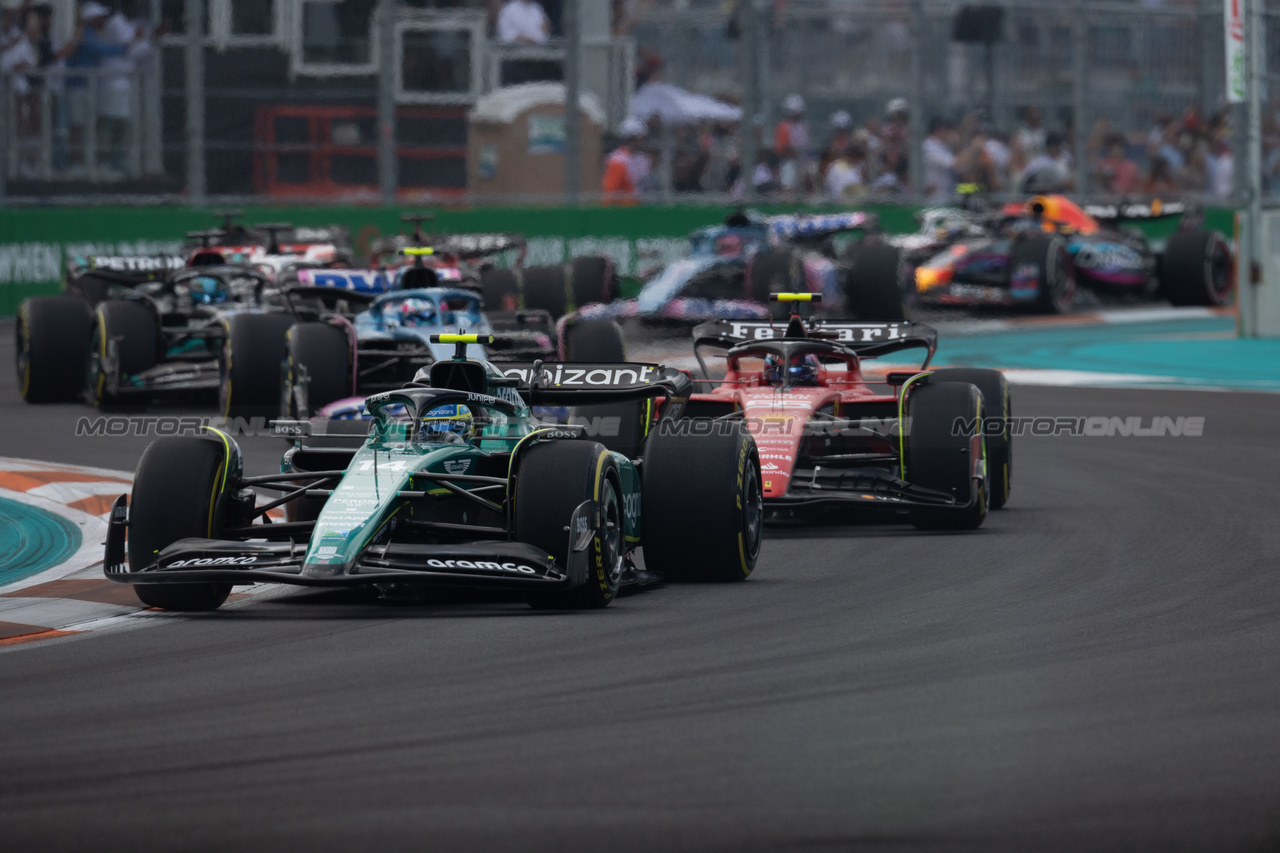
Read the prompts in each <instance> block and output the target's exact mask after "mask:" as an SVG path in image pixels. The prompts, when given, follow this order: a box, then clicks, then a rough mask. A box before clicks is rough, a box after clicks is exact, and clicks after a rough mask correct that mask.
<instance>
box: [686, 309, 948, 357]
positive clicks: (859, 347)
mask: <svg viewBox="0 0 1280 853" xmlns="http://www.w3.org/2000/svg"><path fill="white" fill-rule="evenodd" d="M788 331H789V327H788V326H784V325H781V324H777V323H770V322H768V321H764V320H712V321H711V322H709V323H703V324H701V325H699V326H696V327H694V330H693V346H694V350H695V352H696V351H697V350H698V348H699V347H703V346H712V347H719V348H722V349H731V348H733V347H736V346H739V345H741V344H748V343H758V342H761V341H772V340H783V339H784V338H787V332H788ZM804 338H806V339H809V340H820V341H830V342H831V343H833V344H837V345H839V346H841V347H844V348H845V349H849V350H852V351H853V352H854V353H855V354H856V355H857V356H858V357H859V358H875V357H876V356H880V355H886V354H888V353H891V352H898V351H900V350H906V349H916V348H920V349H927V350H928V351H929V355H928V357H927V358H926V359H925V362H924V363H925V365H926V366H927V365H928V364H929V362H930V361H931V360H932V359H933V356H934V353H936V352H937V350H938V332H937V330H936V329H934V328H933V327H932V326H926V325H925V324H923V323H910V322H907V321H901V322H886V323H860V322H854V321H851V320H826V319H819V318H814V319H811V320H809V321H808V323H807V324H806V325H805V326H804Z"/></svg>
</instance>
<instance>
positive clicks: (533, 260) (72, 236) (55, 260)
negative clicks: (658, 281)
mask: <svg viewBox="0 0 1280 853" xmlns="http://www.w3.org/2000/svg"><path fill="white" fill-rule="evenodd" d="M760 209H761V210H762V211H763V212H766V213H769V212H792V211H808V210H815V209H814V208H805V207H800V206H762V207H761V208H760ZM867 209H869V210H874V211H875V212H877V213H879V215H880V220H881V224H882V225H883V226H884V227H885V229H886V230H888V231H890V232H894V233H902V232H906V231H911V230H913V229H914V228H915V214H916V212H917V211H918V210H919V208H918V207H914V206H888V205H884V206H875V207H869V208H867ZM417 212H419V211H418V210H407V209H404V210H401V209H395V208H375V207H255V208H252V209H248V210H246V211H245V214H244V216H243V218H242V221H244V222H245V223H247V224H254V223H262V222H291V223H293V224H295V225H312V226H317V225H345V226H346V227H347V228H349V229H350V231H351V235H352V240H353V242H354V243H355V248H356V252H357V257H359V256H361V255H363V252H364V249H365V248H366V247H367V246H368V244H369V242H370V241H371V240H372V239H373V238H375V237H378V236H380V235H384V234H395V233H398V232H401V231H403V230H404V228H405V225H404V223H403V222H402V221H401V218H400V217H401V215H402V214H404V213H417ZM729 212H731V208H730V207H728V206H724V205H701V206H636V207H603V208H600V207H596V208H589V207H584V208H558V207H548V208H536V207H495V208H475V209H468V210H450V209H441V210H436V211H432V213H433V214H434V215H435V221H434V222H432V223H430V224H429V226H427V227H428V229H429V230H432V231H439V232H444V233H468V232H495V231H510V232H515V233H519V234H523V235H525V236H526V237H527V238H528V243H529V251H528V255H527V257H526V259H525V263H527V264H544V263H560V262H562V261H564V260H566V259H568V258H570V257H575V256H578V255H586V254H605V255H608V256H609V257H611V258H613V260H614V263H615V264H616V265H617V268H618V270H619V272H620V273H621V274H622V275H624V276H627V275H633V274H635V273H636V271H637V270H638V269H639V268H641V267H644V266H653V265H655V264H658V263H662V262H665V261H669V260H672V259H674V258H676V257H679V256H680V255H681V254H683V253H684V250H685V246H686V243H685V240H684V238H685V237H686V236H687V235H688V234H689V232H691V231H693V230H695V229H697V228H702V227H704V226H707V225H714V224H716V223H718V222H721V221H723V219H724V217H725V216H726V215H727V214H728V213H729ZM1232 216H1233V212H1232V211H1231V210H1226V209H1213V210H1210V211H1209V213H1208V217H1207V221H1208V225H1209V227H1212V228H1217V229H1219V230H1221V231H1223V232H1224V233H1226V234H1228V235H1229V236H1230V235H1231V233H1232ZM219 221H220V217H218V216H216V215H215V214H214V213H213V212H211V211H206V210H196V209H192V208H186V207H102V208H64V207H49V208H13V209H8V210H0V316H12V315H13V314H14V313H15V312H16V310H17V307H18V304H19V303H20V302H21V301H22V300H23V299H24V298H25V297H27V296H33V295H37V294H47V293H57V292H58V291H59V290H60V289H61V280H62V275H63V270H64V269H65V259H66V257H67V256H68V255H86V254H102V255H121V254H160V253H166V252H173V253H176V252H178V251H179V250H180V249H181V248H182V245H183V241H184V238H185V235H186V233H187V232H188V231H196V230H201V229H206V228H209V227H211V226H214V225H216V224H217V223H218V222H219ZM1173 227H1174V221H1173V220H1168V221H1163V222H1160V223H1153V224H1152V225H1151V226H1150V229H1149V230H1150V233H1151V234H1152V236H1157V235H1160V234H1162V233H1167V232H1168V230H1170V229H1171V228H1173Z"/></svg>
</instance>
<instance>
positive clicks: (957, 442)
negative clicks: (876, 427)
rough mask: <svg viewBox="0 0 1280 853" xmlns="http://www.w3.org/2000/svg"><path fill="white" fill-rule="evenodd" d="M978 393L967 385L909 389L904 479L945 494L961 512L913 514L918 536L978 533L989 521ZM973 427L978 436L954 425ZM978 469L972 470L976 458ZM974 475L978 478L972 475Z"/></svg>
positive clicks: (941, 384) (941, 510) (921, 511)
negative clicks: (933, 532)
mask: <svg viewBox="0 0 1280 853" xmlns="http://www.w3.org/2000/svg"><path fill="white" fill-rule="evenodd" d="M982 412H983V409H982V392H981V391H979V390H978V389H977V388H976V387H975V386H973V385H971V384H969V383H961V382H938V383H936V384H935V383H933V382H932V381H931V382H929V384H927V385H925V386H924V387H921V388H913V389H912V390H911V392H910V395H909V396H908V397H907V414H908V415H909V416H910V418H911V425H910V432H909V433H908V436H907V453H906V459H905V460H904V468H905V470H904V471H903V479H905V480H906V481H907V482H909V483H911V484H913V485H916V486H924V487H925V488H927V489H934V490H937V491H940V492H946V493H947V494H949V495H950V496H951V497H952V498H953V499H954V500H955V503H956V505H957V506H959V507H963V508H962V509H951V508H939V509H914V510H912V511H911V523H912V525H914V526H915V527H916V528H918V529H920V530H976V529H977V528H979V527H981V526H982V522H983V521H984V520H985V519H986V517H987V485H986V484H987V477H986V476H979V475H981V472H982V468H983V464H984V463H985V462H986V451H985V448H986V443H985V442H984V441H983V440H982V434H981V429H982ZM960 423H973V424H974V427H973V429H974V430H976V431H977V432H976V436H975V435H974V434H972V433H971V432H970V431H969V430H964V429H958V428H957V424H960ZM975 452H976V453H977V454H978V456H979V460H978V461H979V463H983V464H978V465H975V464H974V459H973V456H974V453H975ZM975 471H976V472H978V475H975Z"/></svg>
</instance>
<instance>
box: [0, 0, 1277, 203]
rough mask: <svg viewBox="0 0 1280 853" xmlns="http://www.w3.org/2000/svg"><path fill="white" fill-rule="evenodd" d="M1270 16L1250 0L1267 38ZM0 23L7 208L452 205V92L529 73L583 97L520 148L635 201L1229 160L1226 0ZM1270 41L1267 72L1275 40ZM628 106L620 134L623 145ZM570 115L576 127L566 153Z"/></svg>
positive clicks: (207, 14)
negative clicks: (610, 175)
mask: <svg viewBox="0 0 1280 853" xmlns="http://www.w3.org/2000/svg"><path fill="white" fill-rule="evenodd" d="M1278 17H1280V0H1267V2H1266V4H1265V14H1264V20H1265V22H1266V25H1267V26H1266V30H1267V32H1268V35H1270V33H1271V31H1272V29H1273V27H1274V25H1275V22H1276V21H1277V19H1278ZM1277 35H1278V36H1280V33H1277ZM567 37H568V39H570V40H571V41H572V43H577V44H579V45H580V47H579V51H578V53H577V54H576V58H577V62H576V63H570V64H571V65H573V66H574V67H573V68H567V67H566V59H567V58H568V55H569V52H568V51H567V49H566V46H567V44H568V43H570V41H567ZM0 40H2V41H0V48H2V55H0V75H2V78H3V79H2V80H0V92H2V93H3V100H2V102H0V107H2V108H0V179H2V180H0V193H2V194H3V198H4V199H5V200H6V202H7V203H11V204H12V203H29V202H32V201H38V200H44V201H48V200H55V201H56V200H64V201H67V202H72V201H75V202H85V201H102V202H104V203H105V202H119V201H122V200H124V201H129V200H187V201H192V202H203V201H206V200H221V199H244V200H263V201H270V200H290V201H339V200H355V201H368V202H373V201H378V200H384V201H386V200H396V201H401V202H406V203H408V202H422V201H430V202H432V203H447V202H451V201H456V202H459V203H461V202H465V201H467V200H468V199H469V198H470V197H472V196H474V195H476V194H477V193H476V190H477V187H476V186H475V184H476V182H477V181H478V180H483V179H484V176H485V175H486V174H491V173H492V168H491V167H492V166H493V164H492V163H490V162H487V158H489V157H490V153H489V151H490V147H486V146H477V145H475V144H471V143H472V141H473V140H469V126H470V125H469V115H470V114H471V112H472V111H473V110H474V109H476V107H477V105H478V104H481V103H482V101H483V99H485V98H486V97H491V96H492V95H493V93H494V92H495V91H496V90H500V89H504V88H506V87H509V86H513V85H528V84H532V85H541V86H544V87H545V84H546V83H548V82H567V83H568V84H569V88H570V89H577V90H580V92H581V95H582V100H581V101H580V103H581V104H583V107H582V109H583V112H582V113H581V115H582V116H583V117H584V118H583V119H582V120H581V121H575V122H572V123H567V122H566V121H565V117H564V116H563V115H561V116H560V117H559V118H556V117H555V116H554V115H548V114H542V113H539V114H538V115H536V116H525V114H524V113H519V114H520V115H521V116H522V118H521V121H525V122H527V123H528V126H527V127H526V128H522V129H521V130H520V133H521V134H522V135H521V136H520V139H521V140H523V144H525V145H526V146H527V149H528V150H527V153H530V154H537V153H548V154H552V155H555V156H556V157H558V158H560V159H557V160H555V161H550V160H548V161H546V162H547V164H548V165H546V166H544V167H539V166H536V165H534V166H532V168H545V169H548V170H558V172H557V178H556V180H555V181H552V184H553V185H554V186H556V187H557V188H559V187H561V186H563V184H564V178H563V175H564V174H565V172H566V169H565V166H564V158H571V159H574V160H576V161H578V166H579V171H580V172H581V174H584V175H594V176H600V180H593V181H592V182H589V183H587V182H584V183H581V185H580V186H579V187H577V188H576V189H578V190H580V193H578V194H577V195H576V197H577V198H579V199H580V200H582V201H583V202H592V201H595V200H598V199H599V198H600V194H601V192H602V190H603V183H602V182H601V181H602V180H603V176H604V175H605V173H606V171H607V169H606V166H607V162H606V161H607V159H608V157H609V156H610V151H612V150H614V149H615V148H617V147H618V146H621V145H623V144H624V143H626V156H627V158H629V159H628V160H627V164H628V167H629V169H630V171H629V172H628V174H627V178H628V180H629V181H630V182H631V184H632V189H631V192H632V193H633V196H634V197H633V198H632V199H630V200H631V201H634V202H636V203H644V202H646V201H672V200H679V199H682V198H690V199H692V198H695V197H706V198H718V199H730V198H752V199H754V198H771V199H778V200H787V201H802V200H803V201H813V200H820V199H826V200H828V201H832V202H837V203H846V202H856V201H858V200H861V199H866V198H879V199H898V198H901V199H904V200H905V199H919V198H930V197H933V198H941V197H946V196H949V195H951V194H952V193H954V192H955V190H956V188H957V186H960V187H966V186H972V187H981V188H985V189H988V190H993V191H998V192H1017V191H1019V190H1022V189H1025V188H1034V187H1037V186H1062V187H1065V188H1072V189H1076V190H1080V191H1087V192H1089V193H1090V194H1094V195H1118V196H1123V195H1135V194H1156V195H1161V194H1179V195H1187V196H1198V197H1204V198H1205V199H1224V200H1225V199H1232V198H1236V197H1237V196H1238V195H1239V183H1240V182H1239V176H1240V174H1241V173H1242V171H1243V169H1242V168H1241V167H1240V166H1239V162H1240V158H1241V156H1242V153H1243V151H1242V149H1243V144H1242V142H1243V115H1242V113H1241V112H1240V108H1239V107H1233V106H1230V105H1228V104H1227V103H1226V99H1225V96H1224V88H1225V72H1224V66H1225V57H1224V49H1223V7H1222V3H1221V0H1057V2H1047V0H1045V1H1044V2H1042V0H1011V2H1000V3H984V4H971V3H960V2H946V0H612V1H611V2H610V0H579V2H577V3H576V4H574V3H573V0H542V2H538V0H394V2H393V0H101V2H91V3H81V2H75V0H45V2H33V0H0ZM1265 43H1266V44H1267V45H1268V48H1267V50H1266V66H1265V67H1266V69H1267V72H1268V73H1267V75H1266V76H1267V79H1268V81H1270V80H1272V79H1273V75H1274V73H1275V72H1276V71H1280V55H1278V54H1280V47H1276V48H1273V47H1272V45H1278V46H1280V37H1277V38H1270V37H1267V38H1266V40H1265ZM566 71H572V72H573V73H572V74H570V75H569V77H570V78H571V79H567V80H566ZM540 91H542V92H543V94H545V90H540ZM560 91H561V92H563V90H560ZM1275 91H1276V93H1277V96H1276V97H1275V98H1271V97H1270V92H1267V93H1265V94H1264V107H1265V109H1264V115H1263V134H1264V153H1263V172H1264V174H1263V177H1264V184H1265V186H1266V187H1267V189H1268V191H1269V192H1272V193H1274V192H1280V88H1277V89H1275ZM540 97H541V96H540ZM559 97H560V103H561V104H563V103H564V95H563V94H561V95H560V96H559ZM488 103H492V101H490V102H488ZM499 112H500V113H502V111H499ZM535 112H536V111H535ZM493 114H494V113H493V112H492V111H488V112H486V113H485V115H486V116H488V117H489V118H487V119H486V120H487V121H490V122H491V116H492V115H493ZM502 114H506V113H502ZM511 115H516V113H515V112H512V113H511ZM628 117H632V118H635V119H636V120H638V121H639V122H640V123H641V129H640V130H639V131H637V132H634V133H633V134H631V137H632V138H630V139H623V138H622V135H621V128H622V126H623V123H624V120H625V119H627V118H628ZM535 119H536V121H535ZM557 122H558V123H557ZM566 124H570V126H577V127H578V128H579V130H580V132H586V133H590V134H595V137H592V138H588V139H587V141H586V143H579V144H571V145H568V146H566V145H565V133H566V131H565V127H566ZM630 127H632V128H633V129H634V128H635V127H636V125H635V124H634V123H632V124H631V125H630ZM584 129H585V130H584ZM486 133H492V130H491V129H488V130H486ZM601 135H602V136H603V138H602V139H600V138H599V137H600V136H601ZM503 144H508V143H503ZM491 147H492V148H493V150H497V149H498V148H500V147H501V146H500V145H498V144H497V143H495V144H494V146H491ZM504 150H505V149H504ZM584 157H585V158H588V160H589V162H585V161H583V159H582V158H584ZM471 161H475V162H471ZM529 162H530V163H533V164H537V163H538V162H539V161H537V160H536V159H534V160H530V161H529ZM577 173H578V172H575V174H577ZM615 174H616V170H615ZM557 181H558V183H556V182H557ZM388 182H389V183H390V186H388ZM544 183H545V182H538V183H537V185H538V186H539V187H542V186H543V185H544ZM388 190H390V191H391V192H390V193H389V192H388ZM535 196H536V197H535ZM484 197H485V198H486V200H489V201H492V200H495V199H499V200H501V197H502V196H501V193H498V194H497V195H495V194H494V193H493V192H487V193H485V195H484ZM563 197H564V196H563V191H562V190H561V189H556V190H553V191H551V192H542V191H540V192H539V193H538V194H534V195H530V194H527V193H525V194H519V193H515V194H512V195H511V197H510V198H509V199H508V200H511V201H524V200H544V201H560V200H562V199H563Z"/></svg>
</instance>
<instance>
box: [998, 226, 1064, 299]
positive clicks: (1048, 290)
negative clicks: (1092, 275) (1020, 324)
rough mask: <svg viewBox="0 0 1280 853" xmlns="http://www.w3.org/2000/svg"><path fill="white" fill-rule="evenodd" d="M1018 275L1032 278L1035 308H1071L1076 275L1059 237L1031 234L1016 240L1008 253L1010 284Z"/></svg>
mask: <svg viewBox="0 0 1280 853" xmlns="http://www.w3.org/2000/svg"><path fill="white" fill-rule="evenodd" d="M1020 276H1032V277H1034V279H1035V282H1036V298H1035V302H1034V310H1035V311H1037V312H1039V313H1042V314H1066V313H1067V312H1069V311H1070V310H1071V305H1072V303H1074V302H1075V298H1076V274H1075V268H1074V267H1073V266H1072V264H1071V256H1070V255H1069V254H1068V253H1067V244H1066V243H1065V242H1064V241H1063V239H1062V238H1061V237H1058V236H1057V235H1053V234H1033V235H1031V236H1030V237H1024V238H1022V239H1021V240H1018V241H1016V242H1015V243H1014V244H1013V248H1012V249H1011V250H1010V252H1009V278H1010V283H1011V284H1012V283H1013V282H1014V281H1016V280H1017V279H1018V278H1019V277H1020Z"/></svg>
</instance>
